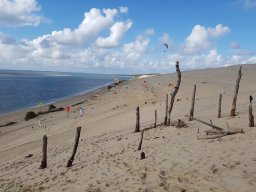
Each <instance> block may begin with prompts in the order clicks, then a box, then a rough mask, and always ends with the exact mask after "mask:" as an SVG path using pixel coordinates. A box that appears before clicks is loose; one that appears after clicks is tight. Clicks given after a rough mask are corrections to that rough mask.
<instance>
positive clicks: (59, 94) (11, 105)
mask: <svg viewBox="0 0 256 192" xmlns="http://www.w3.org/2000/svg"><path fill="white" fill-rule="evenodd" d="M113 78H114V75H99V74H80V73H79V74H78V73H59V72H35V71H14V70H0V114H4V113H8V112H13V111H17V110H19V109H23V108H27V107H32V106H38V105H39V104H40V103H42V104H47V103H49V102H53V101H56V100H60V99H63V98H67V97H70V96H75V95H80V94H82V93H87V92H89V91H92V90H94V89H96V88H99V87H102V86H105V85H106V84H110V83H112V82H113ZM119 78H120V79H122V80H123V79H129V78H130V77H129V76H119Z"/></svg>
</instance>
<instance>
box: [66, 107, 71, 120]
mask: <svg viewBox="0 0 256 192" xmlns="http://www.w3.org/2000/svg"><path fill="white" fill-rule="evenodd" d="M66 111H67V117H68V114H69V111H70V106H69V105H67V106H66Z"/></svg>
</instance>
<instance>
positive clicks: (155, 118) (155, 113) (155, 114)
mask: <svg viewBox="0 0 256 192" xmlns="http://www.w3.org/2000/svg"><path fill="white" fill-rule="evenodd" d="M156 124H157V110H155V125H154V127H155V128H156Z"/></svg>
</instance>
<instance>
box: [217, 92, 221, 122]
mask: <svg viewBox="0 0 256 192" xmlns="http://www.w3.org/2000/svg"><path fill="white" fill-rule="evenodd" d="M221 103H222V94H221V93H220V95H219V109H218V118H221Z"/></svg>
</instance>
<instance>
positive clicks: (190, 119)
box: [189, 85, 196, 121]
mask: <svg viewBox="0 0 256 192" xmlns="http://www.w3.org/2000/svg"><path fill="white" fill-rule="evenodd" d="M195 97H196V85H194V89H193V95H192V101H191V109H190V116H189V121H193V117H194V107H195Z"/></svg>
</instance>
